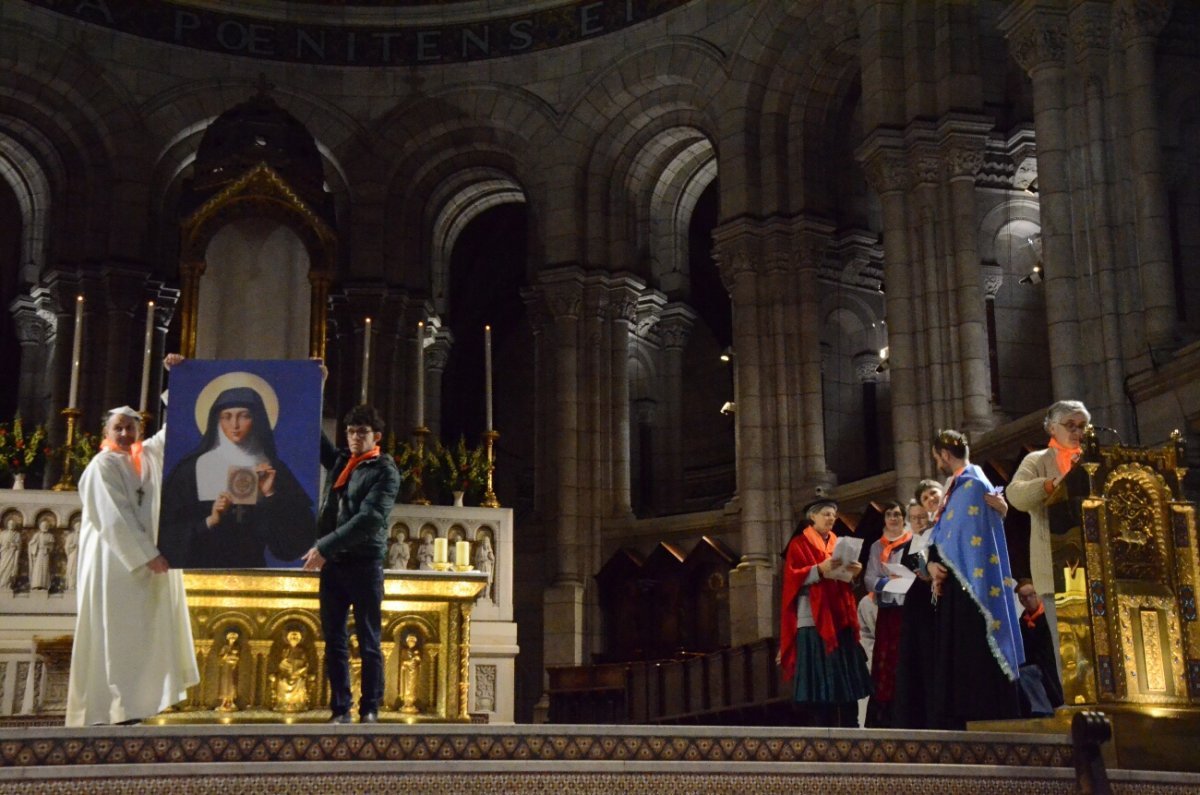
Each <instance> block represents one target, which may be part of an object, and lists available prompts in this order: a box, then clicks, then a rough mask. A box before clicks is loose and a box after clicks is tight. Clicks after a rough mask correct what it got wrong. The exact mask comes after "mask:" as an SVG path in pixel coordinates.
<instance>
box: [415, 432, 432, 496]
mask: <svg viewBox="0 0 1200 795" xmlns="http://www.w3.org/2000/svg"><path fill="white" fill-rule="evenodd" d="M428 435H429V429H428V428H426V427H425V426H424V425H420V426H418V427H416V428H413V438H414V439H415V440H416V442H417V466H416V471H415V472H413V495H412V504H413V505H428V504H429V498H428V497H426V496H425V437H426V436H428Z"/></svg>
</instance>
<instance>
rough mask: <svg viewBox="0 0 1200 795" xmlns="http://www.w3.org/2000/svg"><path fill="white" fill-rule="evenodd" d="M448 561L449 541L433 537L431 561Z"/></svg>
mask: <svg viewBox="0 0 1200 795" xmlns="http://www.w3.org/2000/svg"><path fill="white" fill-rule="evenodd" d="M449 561H450V542H449V541H447V540H446V539H444V538H435V539H433V562H434V563H448V562H449Z"/></svg>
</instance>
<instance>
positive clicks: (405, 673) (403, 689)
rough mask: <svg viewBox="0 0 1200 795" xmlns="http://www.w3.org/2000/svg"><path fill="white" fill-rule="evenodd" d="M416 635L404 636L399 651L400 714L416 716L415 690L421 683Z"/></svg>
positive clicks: (411, 633) (419, 653)
mask: <svg viewBox="0 0 1200 795" xmlns="http://www.w3.org/2000/svg"><path fill="white" fill-rule="evenodd" d="M419 640H420V639H419V638H418V637H417V635H416V633H414V632H409V633H407V634H406V635H405V636H404V648H403V649H402V650H401V651H400V712H401V713H403V714H405V715H416V714H417V713H418V712H420V710H419V709H417V690H418V685H419V683H420V681H421V649H420V648H419V646H418V643H419Z"/></svg>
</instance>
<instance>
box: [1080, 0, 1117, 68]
mask: <svg viewBox="0 0 1200 795" xmlns="http://www.w3.org/2000/svg"><path fill="white" fill-rule="evenodd" d="M1070 29H1071V49H1072V50H1074V51H1075V60H1076V61H1084V60H1086V59H1087V58H1089V57H1090V56H1093V55H1103V54H1104V53H1105V52H1107V51H1108V48H1109V44H1110V43H1111V41H1112V35H1113V21H1112V4H1111V3H1110V2H1108V0H1103V1H1102V0H1080V2H1077V3H1076V4H1075V5H1073V6H1072V7H1071V17H1070Z"/></svg>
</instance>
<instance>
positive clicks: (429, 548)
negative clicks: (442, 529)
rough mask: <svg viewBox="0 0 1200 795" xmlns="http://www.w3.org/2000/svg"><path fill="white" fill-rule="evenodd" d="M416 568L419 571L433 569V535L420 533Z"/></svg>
mask: <svg viewBox="0 0 1200 795" xmlns="http://www.w3.org/2000/svg"><path fill="white" fill-rule="evenodd" d="M417 568H418V569H420V570H421V571H433V535H432V534H430V533H422V534H421V545H420V546H419V547H417Z"/></svg>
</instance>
